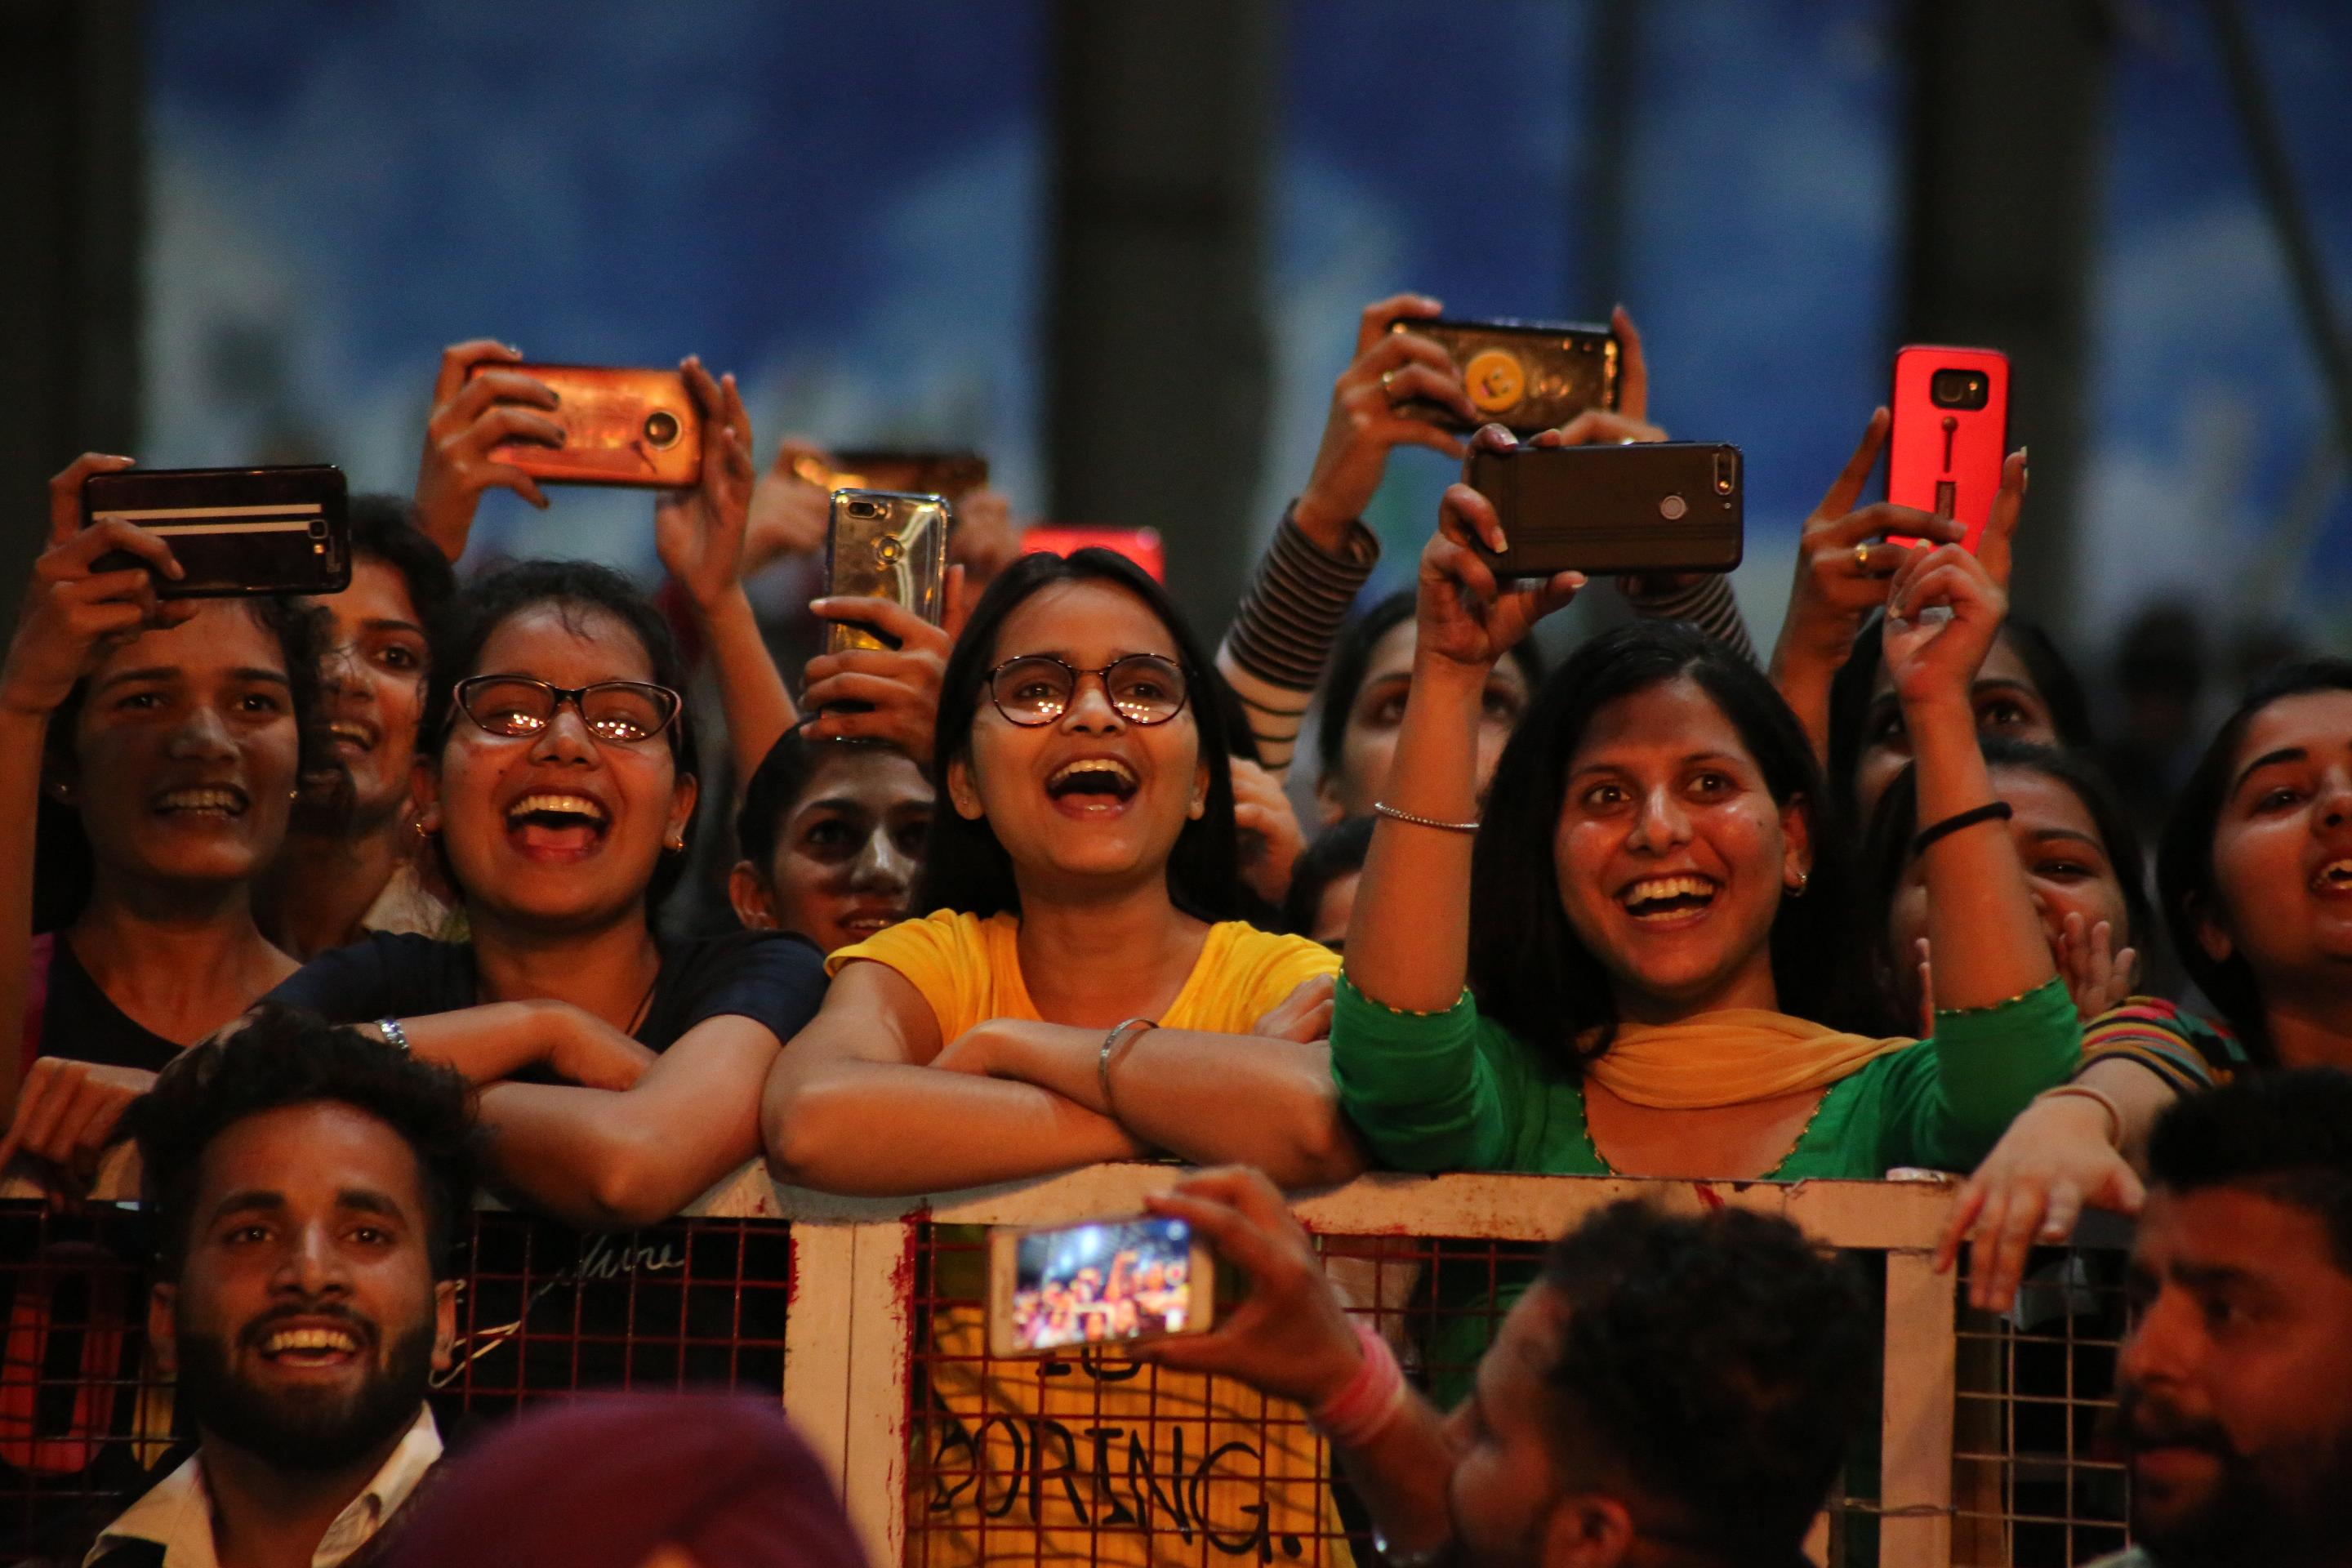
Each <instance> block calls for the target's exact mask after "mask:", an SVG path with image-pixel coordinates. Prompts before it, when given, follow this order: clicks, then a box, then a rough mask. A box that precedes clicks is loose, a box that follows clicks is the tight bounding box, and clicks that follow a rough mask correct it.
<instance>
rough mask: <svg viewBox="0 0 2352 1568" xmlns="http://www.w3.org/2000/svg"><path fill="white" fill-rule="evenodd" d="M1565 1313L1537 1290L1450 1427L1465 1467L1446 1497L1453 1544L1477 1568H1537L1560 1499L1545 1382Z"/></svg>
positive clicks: (1516, 1314) (1485, 1362)
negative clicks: (1545, 1395)
mask: <svg viewBox="0 0 2352 1568" xmlns="http://www.w3.org/2000/svg"><path fill="white" fill-rule="evenodd" d="M1568 1310H1569V1309H1568V1305H1567V1303H1566V1302H1565V1301H1564V1300H1561V1298H1560V1296H1559V1292H1558V1291H1555V1290H1553V1289H1551V1288H1550V1287H1549V1286H1547V1285H1537V1286H1535V1287H1534V1288H1532V1289H1529V1290H1528V1293H1527V1294H1526V1295H1524V1296H1522V1297H1520V1298H1519V1300H1518V1304H1517V1306H1515V1307H1513V1308H1512V1309H1511V1311H1510V1315H1509V1316H1508V1317H1507V1318H1505V1319H1504V1320H1503V1327H1502V1330H1501V1331H1500V1332H1498V1333H1497V1334H1496V1336H1495V1342H1494V1343H1493V1344H1492V1345H1491V1346H1489V1347H1488V1348H1487V1351H1486V1356H1485V1357H1484V1358H1483V1359H1482V1360H1480V1362H1479V1363H1478V1376H1477V1381H1476V1383H1475V1384H1473V1386H1472V1389H1471V1394H1470V1397H1469V1398H1467V1399H1465V1400H1464V1401H1463V1402H1462V1404H1461V1405H1460V1406H1459V1407H1458V1408H1456V1409H1455V1410H1454V1414H1453V1415H1451V1416H1449V1417H1447V1419H1446V1427H1447V1432H1446V1436H1447V1437H1448V1438H1449V1439H1450V1440H1451V1444H1452V1447H1453V1449H1454V1453H1455V1454H1456V1455H1458V1456H1459V1459H1458V1461H1457V1462H1456V1464H1455V1465H1454V1477H1453V1479H1452V1481H1451V1482H1450V1483H1448V1486H1447V1489H1446V1508H1447V1510H1448V1511H1449V1512H1450V1513H1451V1514H1452V1515H1453V1519H1454V1542H1455V1544H1456V1545H1457V1546H1458V1547H1459V1548H1460V1550H1461V1555H1462V1559H1463V1561H1465V1562H1466V1563H1475V1564H1477V1565H1478V1568H1532V1565H1533V1564H1536V1563H1541V1562H1542V1561H1543V1558H1544V1546H1545V1539H1544V1538H1545V1535H1546V1533H1547V1527H1548V1526H1549V1523H1550V1521H1551V1517H1552V1514H1553V1512H1554V1510H1555V1509H1556V1508H1557V1506H1558V1504H1559V1500H1560V1498H1561V1495H1562V1494H1561V1485H1560V1479H1559V1474H1558V1472H1557V1470H1556V1469H1555V1468H1554V1463H1553V1458H1552V1444H1551V1441H1550V1436H1549V1430H1548V1427H1547V1426H1546V1421H1547V1412H1546V1409H1545V1405H1544V1395H1543V1392H1542V1390H1543V1386H1544V1378H1545V1375H1546V1374H1547V1373H1549V1371H1550V1370H1551V1367H1552V1365H1553V1363H1555V1362H1557V1361H1558V1360H1559V1333H1560V1330H1561V1327H1562V1326H1563V1324H1564V1323H1565V1322H1566V1321H1567V1313H1568Z"/></svg>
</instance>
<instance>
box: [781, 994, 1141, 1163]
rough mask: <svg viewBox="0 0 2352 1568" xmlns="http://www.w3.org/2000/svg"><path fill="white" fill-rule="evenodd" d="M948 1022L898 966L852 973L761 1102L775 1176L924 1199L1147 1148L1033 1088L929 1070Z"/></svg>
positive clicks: (798, 1040)
mask: <svg viewBox="0 0 2352 1568" xmlns="http://www.w3.org/2000/svg"><path fill="white" fill-rule="evenodd" d="M939 1053H940V1031H939V1022H938V1020H937V1019H936V1018H935V1017H934V1016H932V1013H931V1009H930V1005H929V1003H927V1002H925V1001H924V1000H923V997H922V994H921V993H920V992H919V991H917V990H916V989H915V987H914V986H913V985H912V984H910V983H908V980H907V979H906V978H905V977H904V976H903V975H901V974H899V973H898V971H896V970H894V969H892V968H890V967H889V966H888V965H887V964H882V963H873V962H871V961H859V962H855V963H849V964H847V965H845V966H844V967H843V969H842V971H841V973H839V974H838V975H836V976H835V978H834V982H833V988H832V989H831V990H830V991H828V992H826V993H825V998H824V1007H823V1008H822V1009H821V1010H820V1011H819V1012H818V1014H817V1016H816V1018H815V1020H814V1022H812V1023H811V1024H810V1025H809V1026H808V1027H807V1028H805V1029H803V1030H802V1031H801V1032H800V1033H799V1034H798V1035H797V1036H795V1037H793V1040H792V1041H791V1043H790V1044H789V1045H787V1046H786V1047H785V1048H784V1052H783V1054H782V1056H781V1057H779V1058H776V1064H775V1067H774V1068H773V1069H772V1071H770V1073H769V1074H768V1083H767V1089H766V1091H765V1093H764V1094H763V1095H762V1096H761V1121H760V1125H761V1134H762V1136H763V1139H764V1141H765V1143H766V1146H767V1151H768V1169H769V1170H770V1171H771V1172H772V1173H774V1175H775V1178H776V1179H777V1180H778V1181H780V1182H790V1183H793V1184H796V1185H799V1186H804V1187H816V1188H820V1189H822V1190H824V1191H826V1192H835V1193H859V1194H911V1193H929V1192H944V1191H948V1190H950V1189H952V1188H956V1187H970V1186H980V1185H984V1184H988V1183H991V1182H1006V1181H1013V1180H1015V1179H1017V1178H1019V1177H1023V1176H1034V1175H1042V1174H1044V1173H1047V1172H1051V1171H1066V1170H1071V1169H1074V1168H1076V1167H1077V1166H1080V1165H1091V1164H1095V1163H1099V1162H1102V1161H1106V1160H1132V1159H1136V1158H1139V1157H1140V1156H1141V1155H1142V1154H1144V1153H1145V1152H1147V1151H1146V1150H1145V1148H1144V1146H1143V1145H1142V1144H1141V1143H1140V1142H1138V1141H1137V1140H1135V1139H1134V1138H1132V1137H1130V1136H1129V1134H1128V1132H1127V1131H1125V1130H1124V1129H1123V1128H1121V1127H1120V1126H1119V1124H1118V1122H1116V1121H1112V1120H1111V1119H1110V1118H1108V1117H1107V1116H1104V1115H1101V1114H1099V1113H1098V1112H1096V1111H1093V1110H1087V1108H1086V1107H1084V1106H1082V1105H1079V1104H1078V1103H1076V1101H1075V1100H1069V1099H1068V1098H1066V1097H1065V1096H1063V1095H1059V1094H1055V1093H1054V1092H1053V1091H1052V1090H1051V1089H1040V1088H1038V1087H1037V1086H1035V1085H1034V1084H1028V1083H1016V1082H1013V1081H1012V1080H1010V1079H999V1078H988V1077H984V1076H981V1075H977V1074H972V1073H961V1072H943V1071H940V1069H939V1068H935V1067H933V1066H931V1065H930V1063H931V1060H932V1058H935V1057H937V1056H938V1055H939Z"/></svg>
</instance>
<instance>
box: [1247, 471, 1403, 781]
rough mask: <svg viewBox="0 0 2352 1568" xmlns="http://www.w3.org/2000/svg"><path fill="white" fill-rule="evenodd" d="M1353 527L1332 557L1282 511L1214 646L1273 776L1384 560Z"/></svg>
mask: <svg viewBox="0 0 2352 1568" xmlns="http://www.w3.org/2000/svg"><path fill="white" fill-rule="evenodd" d="M1352 530H1353V531H1351V532H1350V533H1349V536H1348V539H1347V541H1346V542H1345V543H1344V545H1343V546H1342V547H1341V551H1340V553H1339V554H1336V555H1335V554H1332V553H1331V552H1328V551H1327V550H1325V549H1323V548H1322V547H1321V546H1320V545H1318V544H1317V543H1316V542H1314V541H1313V540H1311V539H1309V538H1307V535H1306V534H1305V533H1304V532H1302V531H1300V530H1299V527H1298V525H1297V523H1296V522H1293V521H1291V518H1290V514H1289V512H1287V511H1285V512H1284V513H1283V514H1282V523H1281V526H1280V527H1278V528H1276V530H1275V531H1274V540H1273V542H1271V543H1269V544H1268V545H1267V546H1266V550H1265V555H1264V556H1263V557H1262V558H1261V559H1260V560H1259V562H1258V563H1257V572H1256V574H1255V575H1254V576H1253V577H1252V578H1251V579H1250V585H1249V590H1248V592H1246V593H1244V595H1242V602H1241V608H1240V609H1239V610H1238V611H1237V612H1236V613H1235V614H1234V624H1233V626H1231V627H1230V628H1229V629H1228V630H1227V631H1226V633H1225V640H1224V644H1223V647H1219V648H1218V649H1217V668H1218V669H1219V670H1220V671H1221V672H1222V673H1223V675H1224V678H1225V679H1226V680H1228V681H1230V682H1231V683H1232V685H1233V689H1234V693H1235V694H1236V695H1237V696H1239V697H1240V699H1241V702H1242V710H1243V711H1244V713H1245V714H1247V715H1248V718H1249V726H1250V734H1251V736H1252V737H1253V738H1254V739H1255V741H1256V742H1257V753H1258V762H1259V763H1260V764H1261V765H1263V766H1264V767H1265V770H1266V771H1267V772H1268V773H1273V774H1274V775H1275V776H1276V778H1280V777H1281V776H1283V774H1285V773H1287V772H1288V771H1289V768H1290V759H1291V756H1292V753H1293V752H1296V751H1297V745H1298V731H1299V727H1300V726H1301V725H1302V724H1303V723H1305V721H1306V718H1307V702H1308V700H1309V699H1311V698H1312V697H1313V696H1314V694H1315V687H1316V684H1317V683H1318V681H1320V680H1321V679H1323V666H1324V664H1325V663H1326V662H1327V661H1328V659H1329V658H1330V657H1331V648H1332V645H1333V644H1335V643H1337V642H1338V641H1339V628H1340V626H1341V625H1342V624H1343V623H1345V622H1346V620H1347V618H1348V610H1349V606H1350V605H1353V604H1354V603H1355V601H1356V594H1357V591H1358V590H1359V589H1360V588H1362V587H1363V585H1364V583H1365V581H1366V580H1367V579H1368V578H1370V576H1371V574H1372V567H1373V566H1374V565H1375V564H1377V563H1379V561H1380V558H1381V546H1380V542H1379V541H1378V540H1376V539H1374V538H1373V537H1372V534H1371V531H1370V530H1369V529H1367V528H1365V527H1364V525H1363V524H1362V523H1356V524H1353V525H1352Z"/></svg>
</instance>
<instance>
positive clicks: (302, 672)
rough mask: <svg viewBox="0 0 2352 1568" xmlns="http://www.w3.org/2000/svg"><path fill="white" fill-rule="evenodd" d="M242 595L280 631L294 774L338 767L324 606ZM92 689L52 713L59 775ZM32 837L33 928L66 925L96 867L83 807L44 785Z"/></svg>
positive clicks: (50, 753)
mask: <svg viewBox="0 0 2352 1568" xmlns="http://www.w3.org/2000/svg"><path fill="white" fill-rule="evenodd" d="M240 602H241V603H242V605H244V608H245V611H246V613H247V615H249V616H252V617H253V618H254V621H255V622H256V623H257V625H259V626H260V627H261V629H262V630H263V631H265V632H267V633H268V634H269V635H270V637H273V638H275V639H276V641H277V644H278V657H279V658H281V659H283V660H284V661H285V667H286V684H287V687H288V700H289V703H290V704H291V706H292V708H293V710H294V724H295V731H296V734H297V736H298V744H299V752H298V754H297V757H296V761H295V768H296V776H297V777H298V778H304V779H307V778H310V777H313V776H316V775H319V774H321V773H328V772H332V771H334V767H335V764H334V757H333V753H332V750H331V747H332V739H331V737H330V736H329V735H328V733H327V720H326V714H325V712H324V710H322V709H321V708H320V698H319V689H320V681H321V679H323V677H324V674H325V663H326V658H327V649H328V647H329V645H330V644H331V643H332V641H333V640H334V637H333V633H332V631H331V628H330V626H329V625H328V617H327V613H326V611H324V610H322V609H320V608H319V607H318V606H317V605H313V604H311V603H310V602H309V601H308V600H305V599H298V598H291V597H288V596H285V595H257V596H256V597H253V598H249V599H245V600H242V601H240ZM88 698H89V677H88V676H84V677H83V678H82V679H79V680H77V681H75V682H74V683H73V689H71V690H70V691H68V692H67V693H66V700H64V701H63V702H61V703H59V704H58V707H57V710H56V711H55V712H53V713H51V714H50V715H49V727H48V734H47V741H46V742H45V744H44V748H43V751H44V755H43V758H42V761H43V763H44V766H45V768H46V769H47V771H49V772H51V773H54V774H56V775H57V776H58V777H65V776H68V775H70V774H71V773H72V772H73V771H74V755H73V743H74V727H75V723H76V721H77V720H79V717H80V715H81V707H82V703H83V702H84V701H85V700H87V699H88ZM33 845H34V847H33V930H35V931H62V930H64V929H65V928H66V927H67V926H68V925H71V924H72V923H73V922H74V921H75V920H76V919H78V918H79V916H80V914H81V911H82V910H83V909H84V908H85V907H87V906H88V904H89V884H90V878H91V876H92V874H93V872H94V870H95V858H94V857H93V855H92V853H91V850H90V844H89V833H88V831H87V830H86V829H85V828H84V827H83V826H82V820H81V813H80V812H79V811H77V810H75V809H74V808H73V807H72V806H69V805H63V804H61V803H60V802H58V801H56V800H52V799H51V798H49V795H48V793H47V791H46V790H45V791H43V792H42V795H41V802H40V805H39V807H38V809H37V812H36V813H35V816H34V828H33Z"/></svg>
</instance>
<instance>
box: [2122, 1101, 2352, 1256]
mask: <svg viewBox="0 0 2352 1568" xmlns="http://www.w3.org/2000/svg"><path fill="white" fill-rule="evenodd" d="M2147 1163H2148V1173H2149V1175H2150V1177H2151V1178H2152V1180H2151V1184H2152V1185H2155V1186H2159V1187H2164V1188H2168V1189H2169V1190H2170V1191H2172V1192H2176V1193H2193V1192H2200V1191H2202V1190H2205V1189H2207V1188H2211V1187H2243V1188H2248V1189H2251V1190H2252V1191H2254V1192H2258V1193H2261V1194H2263V1195H2264V1196H2266V1197H2270V1198H2274V1199H2276V1200H2277V1201H2278V1202H2280V1203H2283V1204H2288V1205H2293V1206H2294V1207H2295V1208H2299V1209H2303V1210H2305V1211H2306V1212H2308V1213H2309V1214H2311V1215H2313V1216H2314V1217H2315V1218H2316V1219H2318V1220H2319V1222H2320V1223H2321V1224H2323V1225H2325V1226H2326V1227H2327V1238H2328V1242H2329V1244H2330V1246H2331V1247H2332V1248H2333V1249H2334V1256H2333V1258H2332V1259H2331V1261H2332V1262H2333V1263H2334V1264H2335V1266H2336V1272H2338V1273H2340V1274H2352V1075H2347V1074H2346V1073H2344V1072H2343V1071H2342V1070H2341V1069H2339V1068H2291V1069H2287V1070H2284V1071H2279V1072H2263V1073H2252V1074H2248V1075H2246V1076H2244V1077H2242V1078H2240V1079H2237V1080H2236V1081H2235V1082H2232V1083H2231V1084H2229V1085H2228V1086H2227V1087H2225V1088H2221V1089H2214V1090H2213V1091H2212V1092H2211V1093H2210V1094H2193V1095H2190V1096H2189V1097H2187V1098H2186V1099H2184V1100H2180V1101H2179V1103H2178V1104H2176V1105H2175V1106H2173V1107H2172V1109H2171V1110H2168V1111H2166V1112H2165V1113H2164V1116H2163V1118H2162V1119H2161V1120H2159V1121H2158V1122H2157V1124H2156V1131H2155V1132H2154V1133H2153V1134H2152V1135H2151V1136H2150V1137H2149V1139H2148V1145H2147Z"/></svg>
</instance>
